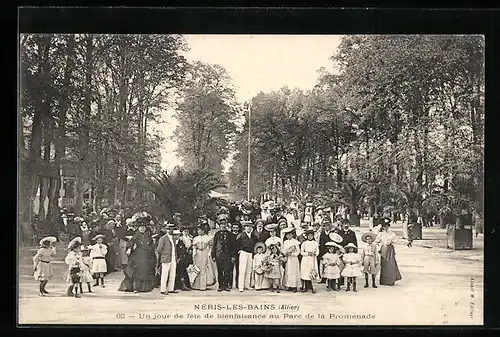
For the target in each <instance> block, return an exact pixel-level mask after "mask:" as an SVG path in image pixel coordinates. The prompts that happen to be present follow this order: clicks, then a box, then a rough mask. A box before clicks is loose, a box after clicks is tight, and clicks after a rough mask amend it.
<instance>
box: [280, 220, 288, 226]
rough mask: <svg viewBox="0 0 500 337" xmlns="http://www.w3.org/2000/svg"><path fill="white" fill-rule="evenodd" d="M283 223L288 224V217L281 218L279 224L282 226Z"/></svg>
mask: <svg viewBox="0 0 500 337" xmlns="http://www.w3.org/2000/svg"><path fill="white" fill-rule="evenodd" d="M282 223H284V224H285V225H288V222H287V221H286V219H280V220H279V221H278V226H280V225H281V224H282Z"/></svg>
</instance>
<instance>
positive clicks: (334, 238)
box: [328, 232, 344, 243]
mask: <svg viewBox="0 0 500 337" xmlns="http://www.w3.org/2000/svg"><path fill="white" fill-rule="evenodd" d="M328 236H329V237H330V239H331V240H332V241H333V242H336V243H341V242H342V241H343V240H344V239H342V237H341V236H340V235H338V234H337V233H333V232H332V233H330V234H328Z"/></svg>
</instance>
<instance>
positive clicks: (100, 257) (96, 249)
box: [89, 243, 108, 274]
mask: <svg viewBox="0 0 500 337" xmlns="http://www.w3.org/2000/svg"><path fill="white" fill-rule="evenodd" d="M89 249H90V258H91V259H92V273H94V274H95V273H106V272H107V271H108V267H107V265H106V259H105V257H106V254H107V253H108V246H106V245H105V244H104V243H101V244H98V243H96V244H95V245H92V246H89Z"/></svg>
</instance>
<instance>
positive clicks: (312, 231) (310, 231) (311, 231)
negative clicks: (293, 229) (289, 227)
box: [304, 229, 314, 237]
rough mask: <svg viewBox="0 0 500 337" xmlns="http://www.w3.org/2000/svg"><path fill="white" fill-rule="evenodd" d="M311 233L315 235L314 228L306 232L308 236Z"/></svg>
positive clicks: (305, 234)
mask: <svg viewBox="0 0 500 337" xmlns="http://www.w3.org/2000/svg"><path fill="white" fill-rule="evenodd" d="M309 234H313V235H314V229H308V230H306V231H305V232H304V236H306V237H307V236H308V235H309Z"/></svg>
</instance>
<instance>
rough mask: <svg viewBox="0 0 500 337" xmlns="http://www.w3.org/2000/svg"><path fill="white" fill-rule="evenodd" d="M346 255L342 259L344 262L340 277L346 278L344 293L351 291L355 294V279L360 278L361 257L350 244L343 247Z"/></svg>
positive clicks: (356, 249)
mask: <svg viewBox="0 0 500 337" xmlns="http://www.w3.org/2000/svg"><path fill="white" fill-rule="evenodd" d="M345 250H346V251H347V253H346V254H344V256H343V257H342V259H343V260H344V264H345V267H344V270H342V273H341V275H342V276H343V277H345V278H347V289H346V291H350V290H351V284H352V290H353V291H354V292H356V291H357V290H356V277H359V276H361V256H360V255H359V254H358V252H357V251H358V248H357V247H356V246H355V245H354V244H353V243H352V242H351V243H349V244H348V245H347V246H345Z"/></svg>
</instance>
